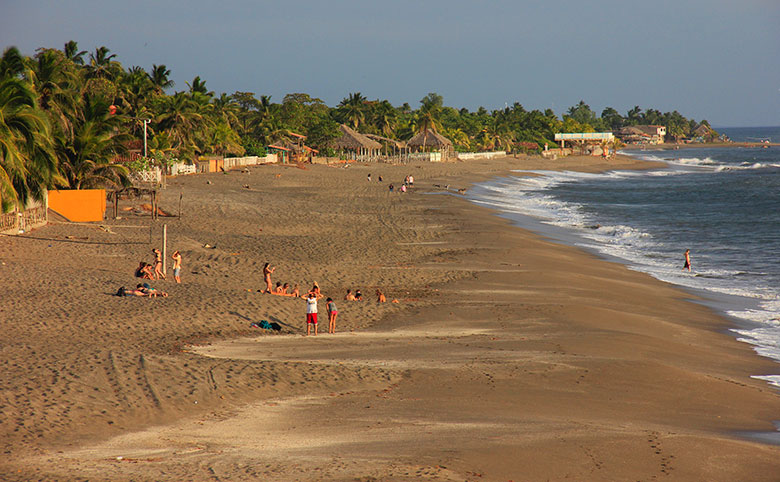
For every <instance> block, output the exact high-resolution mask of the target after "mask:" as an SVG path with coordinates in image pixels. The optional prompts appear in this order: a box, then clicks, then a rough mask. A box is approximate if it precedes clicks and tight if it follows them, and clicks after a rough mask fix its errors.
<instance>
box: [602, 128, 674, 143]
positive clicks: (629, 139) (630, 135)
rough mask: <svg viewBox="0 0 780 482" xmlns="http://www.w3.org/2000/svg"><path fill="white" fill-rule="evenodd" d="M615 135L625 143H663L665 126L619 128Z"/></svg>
mask: <svg viewBox="0 0 780 482" xmlns="http://www.w3.org/2000/svg"><path fill="white" fill-rule="evenodd" d="M615 135H616V136H617V138H618V139H620V141H621V142H623V143H625V144H663V143H664V138H665V137H666V127H665V126H655V125H640V126H628V127H624V128H622V129H619V130H618V131H617V132H616V133H615Z"/></svg>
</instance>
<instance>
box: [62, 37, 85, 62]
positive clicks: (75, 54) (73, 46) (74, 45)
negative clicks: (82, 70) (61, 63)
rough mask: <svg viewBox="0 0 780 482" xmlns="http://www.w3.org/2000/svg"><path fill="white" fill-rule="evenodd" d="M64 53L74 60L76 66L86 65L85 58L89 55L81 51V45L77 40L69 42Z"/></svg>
mask: <svg viewBox="0 0 780 482" xmlns="http://www.w3.org/2000/svg"><path fill="white" fill-rule="evenodd" d="M62 51H63V52H64V53H65V57H66V58H68V59H70V60H72V61H73V63H74V64H77V65H84V56H85V55H86V54H87V51H86V50H81V51H79V44H78V42H76V41H75V40H70V41H68V43H66V44H65V48H63V49H62Z"/></svg>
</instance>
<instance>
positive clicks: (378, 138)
mask: <svg viewBox="0 0 780 482" xmlns="http://www.w3.org/2000/svg"><path fill="white" fill-rule="evenodd" d="M363 135H364V136H366V137H368V138H369V139H373V140H375V141H380V142H389V143H391V144H395V147H400V148H404V147H406V143H405V142H404V141H397V140H395V139H390V138H389V137H382V136H378V135H376V134H363Z"/></svg>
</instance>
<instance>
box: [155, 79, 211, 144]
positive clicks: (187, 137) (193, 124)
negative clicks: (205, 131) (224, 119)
mask: <svg viewBox="0 0 780 482" xmlns="http://www.w3.org/2000/svg"><path fill="white" fill-rule="evenodd" d="M155 107H156V109H155V110H156V111H157V112H158V114H157V116H156V117H155V122H156V124H157V127H158V130H159V132H166V133H167V135H168V136H169V137H170V139H171V143H172V145H173V147H174V148H175V149H176V150H177V152H178V153H179V156H180V157H184V156H186V155H192V154H194V153H195V151H196V150H197V144H196V138H197V133H198V132H199V131H201V130H202V127H204V126H205V125H206V119H205V118H204V116H203V114H202V113H200V112H198V111H199V110H200V106H199V105H198V103H197V102H196V101H194V100H193V99H192V97H191V96H190V95H189V94H187V93H186V92H177V93H176V94H175V95H172V96H165V97H161V98H160V99H159V101H158V102H157V104H156V106H155Z"/></svg>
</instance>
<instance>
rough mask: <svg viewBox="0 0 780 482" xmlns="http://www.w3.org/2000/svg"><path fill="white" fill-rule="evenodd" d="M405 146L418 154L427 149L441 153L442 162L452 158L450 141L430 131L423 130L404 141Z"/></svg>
mask: <svg viewBox="0 0 780 482" xmlns="http://www.w3.org/2000/svg"><path fill="white" fill-rule="evenodd" d="M406 145H407V146H409V148H410V149H413V150H416V151H418V152H423V151H425V150H427V149H431V150H436V151H439V152H441V157H442V160H446V159H449V158H450V157H453V146H452V141H451V140H449V139H447V138H446V137H444V136H443V135H441V134H439V133H438V132H436V131H434V130H431V129H425V130H424V131H422V132H420V133H419V134H417V135H416V136H414V137H412V138H411V139H409V140H408V141H406Z"/></svg>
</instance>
